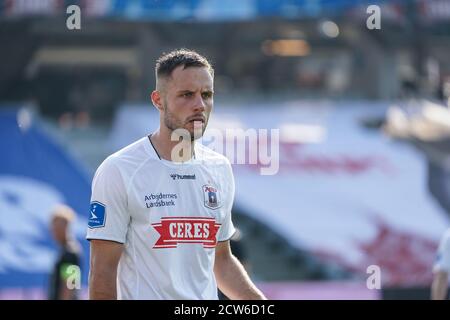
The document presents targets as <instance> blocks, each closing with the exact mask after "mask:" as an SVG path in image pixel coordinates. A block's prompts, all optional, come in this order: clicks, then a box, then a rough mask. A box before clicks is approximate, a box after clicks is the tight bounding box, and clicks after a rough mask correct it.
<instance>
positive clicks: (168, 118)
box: [164, 103, 208, 142]
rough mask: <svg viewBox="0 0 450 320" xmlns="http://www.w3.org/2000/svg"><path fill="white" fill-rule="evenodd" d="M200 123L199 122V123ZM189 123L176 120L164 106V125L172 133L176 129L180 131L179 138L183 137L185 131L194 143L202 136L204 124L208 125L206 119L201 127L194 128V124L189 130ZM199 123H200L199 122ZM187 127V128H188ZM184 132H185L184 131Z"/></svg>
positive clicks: (165, 105) (204, 128)
mask: <svg viewBox="0 0 450 320" xmlns="http://www.w3.org/2000/svg"><path fill="white" fill-rule="evenodd" d="M199 122H200V121H199ZM190 123H191V122H187V123H186V122H184V121H182V120H180V119H179V118H177V117H176V116H175V114H174V113H172V112H170V111H169V108H167V103H165V104H164V125H165V126H166V127H167V128H168V129H169V130H170V131H171V132H174V131H176V130H178V129H183V130H178V131H180V134H179V135H180V136H185V135H186V131H187V132H188V133H189V138H190V140H191V142H194V141H195V140H197V139H199V138H201V137H202V136H203V133H204V132H205V130H206V124H207V123H208V119H205V122H204V123H202V126H196V123H197V122H195V123H193V124H192V127H191V128H189V127H190V126H191V125H190ZM200 123H201V122H200ZM188 126H189V127H188ZM184 130H186V131H184Z"/></svg>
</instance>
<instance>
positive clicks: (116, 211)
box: [86, 158, 130, 243]
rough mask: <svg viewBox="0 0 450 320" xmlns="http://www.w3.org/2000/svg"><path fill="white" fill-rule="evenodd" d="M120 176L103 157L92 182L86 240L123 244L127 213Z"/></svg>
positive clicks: (126, 227)
mask: <svg viewBox="0 0 450 320" xmlns="http://www.w3.org/2000/svg"><path fill="white" fill-rule="evenodd" d="M127 207H128V205H127V192H126V188H125V185H124V181H123V178H122V176H121V173H120V171H119V168H118V167H117V165H116V164H115V163H114V162H113V159H111V158H108V159H106V160H105V161H104V162H103V163H102V164H101V165H100V167H99V168H98V169H97V171H96V173H95V176H94V179H93V181H92V195H91V205H90V212H89V221H88V230H87V236H86V239H88V240H92V239H98V240H111V241H116V242H120V243H125V239H126V234H127V230H128V224H129V221H130V214H129V211H128V208H127Z"/></svg>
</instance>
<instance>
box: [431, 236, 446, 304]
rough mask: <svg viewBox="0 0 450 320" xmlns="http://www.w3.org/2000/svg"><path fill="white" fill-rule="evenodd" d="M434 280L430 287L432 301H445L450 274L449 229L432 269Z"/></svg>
mask: <svg viewBox="0 0 450 320" xmlns="http://www.w3.org/2000/svg"><path fill="white" fill-rule="evenodd" d="M433 273H434V278H433V284H432V286H431V298H432V299H433V300H444V299H447V297H448V296H447V290H448V275H449V273H450V229H448V230H447V231H446V232H445V234H444V236H443V237H442V240H441V243H440V245H439V248H438V252H437V259H436V263H435V264H434V268H433Z"/></svg>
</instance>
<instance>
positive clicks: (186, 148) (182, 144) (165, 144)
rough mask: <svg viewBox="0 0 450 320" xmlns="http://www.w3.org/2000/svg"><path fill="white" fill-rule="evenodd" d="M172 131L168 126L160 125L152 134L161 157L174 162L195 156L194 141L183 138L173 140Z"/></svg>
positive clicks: (187, 159) (152, 140)
mask: <svg viewBox="0 0 450 320" xmlns="http://www.w3.org/2000/svg"><path fill="white" fill-rule="evenodd" d="M171 134H172V132H171V131H170V130H169V129H167V128H166V127H162V126H161V127H160V128H159V129H158V130H157V131H156V132H154V133H153V134H152V135H151V142H152V144H153V147H154V148H155V149H156V152H157V153H158V155H159V157H160V158H161V159H164V160H168V161H174V162H185V161H189V160H190V159H192V157H193V156H194V144H195V142H194V141H191V140H190V139H189V140H188V139H182V140H181V141H172V140H171Z"/></svg>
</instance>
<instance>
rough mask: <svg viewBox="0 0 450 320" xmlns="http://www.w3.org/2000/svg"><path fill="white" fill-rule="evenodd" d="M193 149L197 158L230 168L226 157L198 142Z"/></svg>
mask: <svg viewBox="0 0 450 320" xmlns="http://www.w3.org/2000/svg"><path fill="white" fill-rule="evenodd" d="M195 151H196V152H197V153H198V155H197V154H196V157H197V158H198V159H199V160H201V161H204V162H206V163H207V164H214V165H218V166H224V167H230V168H231V164H230V160H228V158H227V157H225V156H224V155H222V154H220V153H218V152H216V151H214V150H212V149H210V148H208V147H206V146H204V145H202V144H200V143H197V144H196V146H195Z"/></svg>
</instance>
